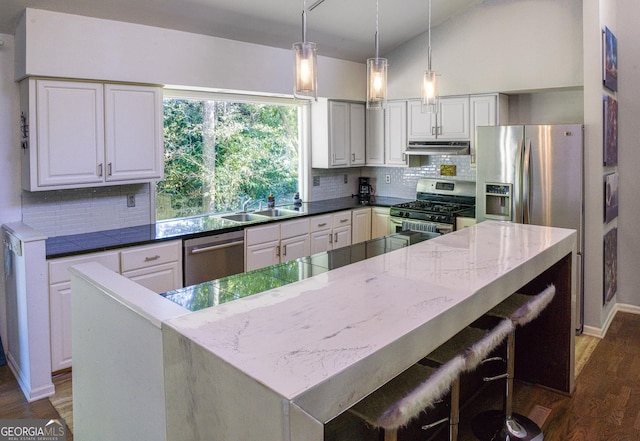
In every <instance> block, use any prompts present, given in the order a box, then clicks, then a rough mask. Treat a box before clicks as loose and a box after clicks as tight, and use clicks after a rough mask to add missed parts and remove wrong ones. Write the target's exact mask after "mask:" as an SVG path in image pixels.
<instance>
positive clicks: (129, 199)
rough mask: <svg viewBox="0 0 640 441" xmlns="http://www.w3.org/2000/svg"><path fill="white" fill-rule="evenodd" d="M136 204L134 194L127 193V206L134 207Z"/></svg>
mask: <svg viewBox="0 0 640 441" xmlns="http://www.w3.org/2000/svg"><path fill="white" fill-rule="evenodd" d="M135 206H136V195H135V194H128V195H127V207H135Z"/></svg>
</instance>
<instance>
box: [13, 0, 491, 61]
mask: <svg viewBox="0 0 640 441" xmlns="http://www.w3.org/2000/svg"><path fill="white" fill-rule="evenodd" d="M378 1H379V29H380V32H379V34H380V52H381V54H384V53H385V52H388V51H390V50H392V49H394V48H396V47H398V46H400V45H402V44H403V43H405V42H406V41H408V40H410V39H412V38H413V37H415V36H416V35H419V34H421V33H423V32H425V31H426V30H427V24H428V4H429V2H428V0H378ZM485 1H486V0H485ZM482 2H483V0H432V19H431V26H432V28H434V27H436V26H437V25H438V24H441V23H443V22H445V21H447V20H449V19H450V18H451V17H453V16H455V15H457V14H460V13H463V12H464V11H466V10H467V9H469V8H472V7H474V6H476V5H478V4H480V3H482ZM316 3H319V4H318V5H317V7H315V8H313V10H311V11H310V12H308V14H307V40H308V41H313V42H315V43H316V44H317V45H318V53H319V54H320V55H324V56H329V57H335V58H340V59H345V60H352V61H357V62H365V61H366V59H367V58H369V57H372V56H373V52H374V35H375V24H376V0H323V1H322V0H321V1H318V0H306V6H307V7H308V8H309V7H312V6H313V5H314V4H316ZM27 7H29V8H36V9H45V10H50V11H57V12H65V13H70V14H77V15H85V16H89V17H97V18H104V19H110V20H118V21H125V22H131V23H139V24H144V25H150V26H157V27H162V28H169V29H176V30H181V31H187V32H193V33H197V34H204V35H211V36H216V37H222V38H229V39H233V40H239V41H244V42H250V43H257V44H264V45H268V46H274V47H281V48H290V47H291V44H292V43H294V42H296V41H300V40H301V35H302V32H301V28H302V26H301V23H302V21H301V13H302V9H303V0H2V1H1V3H0V33H3V34H13V33H15V26H16V23H17V22H18V19H19V17H20V15H21V14H22V11H23V10H24V9H25V8H27Z"/></svg>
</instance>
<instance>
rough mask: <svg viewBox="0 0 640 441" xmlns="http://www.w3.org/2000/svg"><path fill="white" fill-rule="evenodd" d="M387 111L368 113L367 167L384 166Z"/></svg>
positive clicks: (374, 110)
mask: <svg viewBox="0 0 640 441" xmlns="http://www.w3.org/2000/svg"><path fill="white" fill-rule="evenodd" d="M385 112H386V110H385V111H382V110H379V109H367V111H366V117H367V120H366V124H365V125H366V133H367V134H366V137H365V138H366V149H365V150H366V154H365V157H366V161H365V162H366V165H374V166H375V165H383V164H384V148H385Z"/></svg>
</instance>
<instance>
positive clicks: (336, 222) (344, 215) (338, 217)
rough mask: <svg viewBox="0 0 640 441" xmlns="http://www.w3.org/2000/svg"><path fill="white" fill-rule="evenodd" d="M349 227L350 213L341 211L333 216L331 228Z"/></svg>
mask: <svg viewBox="0 0 640 441" xmlns="http://www.w3.org/2000/svg"><path fill="white" fill-rule="evenodd" d="M345 225H351V211H341V212H340V213H335V214H334V215H333V228H338V227H344V226H345Z"/></svg>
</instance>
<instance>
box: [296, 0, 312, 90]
mask: <svg viewBox="0 0 640 441" xmlns="http://www.w3.org/2000/svg"><path fill="white" fill-rule="evenodd" d="M293 57H294V65H293V69H294V71H293V78H294V82H295V83H294V86H293V96H294V97H296V98H307V99H308V98H313V99H315V100H316V101H317V100H318V70H317V55H316V44H315V43H311V42H309V41H307V2H306V0H303V1H302V42H299V43H294V44H293Z"/></svg>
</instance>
